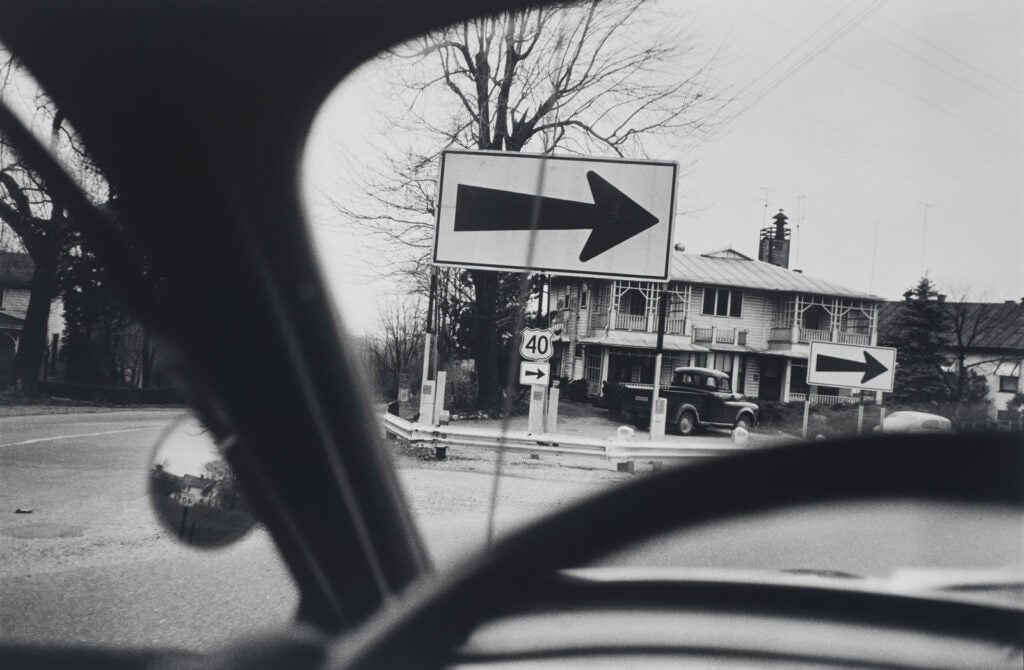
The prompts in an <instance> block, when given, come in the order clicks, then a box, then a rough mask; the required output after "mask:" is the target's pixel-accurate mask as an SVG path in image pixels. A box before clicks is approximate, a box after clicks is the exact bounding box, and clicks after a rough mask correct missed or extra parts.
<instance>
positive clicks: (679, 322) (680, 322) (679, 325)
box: [665, 317, 686, 335]
mask: <svg viewBox="0 0 1024 670" xmlns="http://www.w3.org/2000/svg"><path fill="white" fill-rule="evenodd" d="M665 332H666V333H668V334H669V335H683V334H685V332H686V318H685V317H682V318H676V319H665Z"/></svg>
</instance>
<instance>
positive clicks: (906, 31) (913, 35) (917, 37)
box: [877, 14, 1024, 95]
mask: <svg viewBox="0 0 1024 670" xmlns="http://www.w3.org/2000/svg"><path fill="white" fill-rule="evenodd" d="M877 16H878V18H880V19H882V20H883V21H885V22H886V23H888V24H890V25H892V26H895V27H896V28H897V29H899V30H902V31H903V32H905V33H906V34H908V35H910V36H911V37H913V38H914V39H916V40H919V41H920V42H922V43H924V44H926V45H928V46H930V47H931V48H932V49H935V50H936V51H938V52H939V53H942V54H945V55H946V56H948V57H950V58H952V59H953V60H955V61H956V62H957V63H960V64H961V65H963V66H964V67H966V68H970V69H971V70H974V71H975V72H977V73H978V74H980V75H982V76H983V77H987V78H988V79H991V80H992V81H994V82H996V83H997V84H1002V85H1003V86H1005V87H1006V88H1008V89H1010V90H1011V91H1014V92H1016V93H1019V94H1021V95H1024V91H1022V90H1021V89H1019V88H1017V87H1016V86H1014V85H1013V84H1011V83H1009V82H1006V81H1003V80H1002V79H999V78H998V77H994V76H992V75H991V74H989V73H988V72H985V71H984V70H982V69H981V68H978V67H975V66H974V65H971V64H970V63H968V62H967V61H965V60H963V59H962V58H960V57H959V56H957V55H955V54H953V53H950V52H949V51H946V50H945V49H943V48H942V47H940V46H939V45H937V44H935V43H934V42H930V41H929V40H927V39H925V38H923V37H921V36H920V35H918V34H917V33H915V32H913V31H911V30H909V29H907V28H905V27H903V26H902V25H900V24H899V23H897V22H896V21H893V20H892V19H890V18H888V17H886V16H884V15H882V14H878V15H877Z"/></svg>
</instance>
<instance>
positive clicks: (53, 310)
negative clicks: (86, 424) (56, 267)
mask: <svg viewBox="0 0 1024 670" xmlns="http://www.w3.org/2000/svg"><path fill="white" fill-rule="evenodd" d="M34 271H35V264H34V263H33V262H32V257H31V256H29V255H28V254H25V253H18V252H13V251H0V388H3V387H5V386H6V385H7V383H8V382H9V380H10V378H11V368H12V365H13V363H14V356H15V354H16V353H17V351H18V342H19V341H20V339H21V329H22V328H23V327H24V325H25V314H26V312H28V301H29V296H30V295H31V293H32V290H31V289H32V273H33V272H34ZM63 331H64V318H63V311H62V309H61V304H60V302H59V301H57V300H55V301H54V302H53V304H52V305H51V306H50V320H49V323H48V324H47V341H48V342H50V343H51V345H50V349H51V355H52V354H54V353H55V352H56V347H57V343H58V340H59V338H60V335H61V333H62V332H63ZM55 338H56V339H55Z"/></svg>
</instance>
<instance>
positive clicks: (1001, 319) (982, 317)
mask: <svg viewBox="0 0 1024 670" xmlns="http://www.w3.org/2000/svg"><path fill="white" fill-rule="evenodd" d="M902 305H903V301H902V300H898V301H894V302H893V301H891V302H885V303H883V304H882V305H881V306H879V308H878V342H879V344H884V343H886V342H888V341H890V337H891V335H892V332H893V329H895V328H896V327H897V322H896V319H897V317H898V315H899V311H900V308H901V307H902ZM946 310H947V313H955V314H962V315H963V317H964V318H965V320H966V321H965V322H966V323H967V324H979V326H980V327H979V329H978V333H977V335H976V336H975V338H974V340H973V341H972V342H971V345H970V348H971V349H1003V350H1005V349H1015V350H1018V351H1021V352H1024V304H1021V303H1020V302H1010V303H1002V302H947V303H946Z"/></svg>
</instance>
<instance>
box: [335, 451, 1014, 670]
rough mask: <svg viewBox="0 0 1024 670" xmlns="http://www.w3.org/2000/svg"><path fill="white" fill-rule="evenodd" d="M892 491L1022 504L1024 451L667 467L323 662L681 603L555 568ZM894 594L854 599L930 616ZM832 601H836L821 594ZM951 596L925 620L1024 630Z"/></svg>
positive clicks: (486, 561)
mask: <svg viewBox="0 0 1024 670" xmlns="http://www.w3.org/2000/svg"><path fill="white" fill-rule="evenodd" d="M884 497H900V498H913V499H923V500H932V501H948V502H959V503H983V504H993V505H1013V506H1018V507H1019V506H1020V505H1021V504H1022V502H1024V449H1022V448H1021V445H1020V443H1019V440H1018V439H1014V438H1013V437H1011V436H1008V435H986V436H962V435H941V436H940V435H910V436H898V437H895V436H884V437H881V438H873V439H848V440H844V441H837V442H831V443H828V442H817V443H807V444H800V445H796V446H785V447H780V448H771V449H762V450H752V451H750V452H748V453H744V454H741V455H738V456H731V457H725V458H720V459H715V460H708V461H705V462H701V463H698V464H696V465H693V466H691V467H685V468H678V469H672V470H667V471H663V472H661V473H658V474H654V475H651V476H649V477H646V478H644V479H642V480H639V481H637V482H633V483H631V484H630V485H626V486H622V487H620V488H617V489H613V490H611V491H609V492H607V493H605V494H603V495H600V496H598V497H595V498H593V499H590V500H586V501H584V502H582V503H580V504H578V505H577V506H575V507H573V508H571V509H569V510H567V511H565V512H562V513H560V514H556V515H553V516H551V517H549V518H546V519H544V520H542V521H540V522H538V523H536V524H535V525H532V526H530V527H528V528H526V529H524V530H522V531H521V532H519V533H518V534H515V535H513V536H511V537H509V538H508V539H506V540H504V541H502V542H500V543H499V544H498V545H497V546H496V547H494V548H493V550H491V551H488V552H485V553H484V554H482V555H481V556H480V557H479V558H478V559H477V562H475V563H472V564H470V565H468V566H466V567H465V568H464V569H462V570H459V571H456V572H454V573H452V574H447V575H443V576H440V577H438V578H437V579H436V580H435V581H433V582H432V583H427V584H420V585H418V586H417V587H415V588H414V590H413V591H412V592H411V593H409V594H407V597H406V598H404V599H403V602H402V603H401V604H400V605H397V606H394V607H392V608H390V609H387V610H385V611H384V612H382V613H381V614H380V615H379V616H378V617H377V618H376V619H375V620H373V621H371V622H370V623H369V625H367V626H365V627H364V628H362V629H360V630H358V631H356V633H355V634H353V635H349V636H346V637H343V638H342V639H340V640H337V641H335V642H333V643H332V645H331V647H330V648H329V650H328V653H327V656H326V667H330V668H343V669H345V670H356V669H363V668H384V667H387V668H395V667H419V666H422V665H423V664H424V659H435V660H436V659H440V658H444V657H445V654H446V652H450V651H451V650H453V649H455V648H456V647H457V646H458V644H459V643H460V642H461V641H462V640H464V639H465V638H466V637H467V636H468V634H469V633H470V632H471V631H472V630H473V629H474V628H475V627H476V626H477V625H478V624H480V623H481V622H483V621H485V620H487V619H489V618H493V617H495V616H496V615H499V614H502V613H504V612H509V611H516V610H522V608H524V607H529V606H530V605H531V604H532V603H536V602H537V601H539V600H544V599H547V600H549V601H551V600H558V601H561V602H562V603H567V602H568V603H573V604H580V602H586V603H594V602H599V603H602V604H607V605H612V606H614V605H615V604H616V603H618V604H623V603H629V602H634V601H635V600H636V599H637V598H640V599H647V600H645V602H648V601H649V600H650V599H651V598H654V599H658V598H659V597H662V598H664V599H666V600H672V599H676V600H675V602H676V603H678V602H680V601H679V600H678V598H686V597H693V596H694V595H695V594H694V593H680V592H673V593H666V592H664V591H663V590H662V589H660V588H659V589H658V592H659V593H661V594H662V596H659V595H658V594H657V593H653V592H651V589H650V588H649V585H648V587H646V590H647V592H646V593H644V592H643V591H644V589H645V587H644V586H643V585H642V584H637V585H630V584H629V583H625V584H623V583H620V584H611V585H602V584H593V583H590V584H587V583H582V582H580V581H574V580H572V579H567V578H559V577H558V576H557V575H558V572H557V571H558V570H560V569H564V568H570V567H578V566H581V565H585V564H587V563H589V562H592V561H594V560H596V559H599V558H601V557H602V556H604V555H607V554H608V553H609V552H611V551H613V550H616V549H620V548H623V547H627V546H629V545H631V544H633V543H635V542H637V541H640V540H643V539H645V538H648V537H651V536H654V535H656V534H658V533H663V532H668V531H672V530H676V529H681V528H685V527H687V526H693V525H696V524H700V523H705V522H708V521H713V520H717V519H722V518H724V517H728V516H733V515H738V514H742V513H749V512H763V511H765V510H768V509H773V508H781V507H787V506H792V505H798V504H802V503H816V502H825V501H833V500H844V499H845V500H855V499H872V498H876V499H877V498H884ZM670 590H671V589H670ZM734 595H735V594H734ZM761 596H766V597H769V598H770V594H768V593H762V594H761ZM701 597H709V594H703V595H702V596H701ZM710 597H714V596H713V595H712V596H710ZM786 597H787V598H791V597H792V594H790V593H787V596H786ZM881 600H885V602H881ZM892 600H893V599H892V598H884V597H878V596H877V595H876V596H874V597H872V596H870V595H865V594H861V595H860V596H857V597H856V598H854V599H853V600H851V601H850V602H847V603H846V606H847V607H855V608H860V609H861V610H863V611H864V613H870V612H875V613H881V612H883V611H885V612H886V616H887V617H889V618H890V619H891V618H892V617H896V618H899V617H900V616H906V617H915V618H917V619H919V618H920V617H921V616H922V614H924V613H923V612H922V611H920V609H919V608H918V609H916V610H914V608H913V607H911V608H910V609H911V610H913V611H910V610H908V611H905V612H901V611H894V610H893V608H894V605H893V603H892ZM928 604H929V607H930V608H932V610H934V607H936V605H935V603H933V602H930V603H928ZM837 605H838V603H836V602H835V600H834V598H833V601H832V602H830V603H827V606H828V607H832V608H835V607H837ZM947 605H948V606H945V605H944V606H941V607H945V609H942V611H930V612H928V613H927V617H929V618H930V619H931V620H932V621H933V622H934V621H942V622H944V623H943V625H948V626H954V627H957V628H956V629H957V630H964V629H965V627H967V628H968V629H971V630H978V631H981V632H983V633H985V634H990V633H993V632H994V633H996V634H999V633H1005V635H1006V636H1007V637H1006V639H1007V640H1015V639H1017V635H1018V634H1019V632H1020V630H1021V624H1022V621H1021V617H1020V615H1019V613H1011V612H1009V611H995V610H993V609H992V608H986V607H984V606H974V605H967V604H961V603H948V604H947ZM898 607H899V606H898V605H897V606H896V608H897V610H898ZM908 620H913V619H908Z"/></svg>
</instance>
